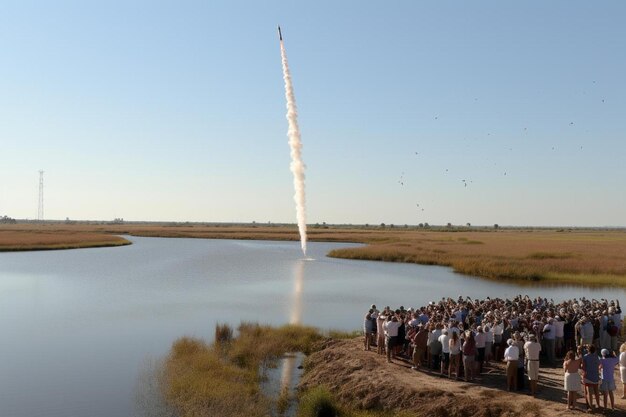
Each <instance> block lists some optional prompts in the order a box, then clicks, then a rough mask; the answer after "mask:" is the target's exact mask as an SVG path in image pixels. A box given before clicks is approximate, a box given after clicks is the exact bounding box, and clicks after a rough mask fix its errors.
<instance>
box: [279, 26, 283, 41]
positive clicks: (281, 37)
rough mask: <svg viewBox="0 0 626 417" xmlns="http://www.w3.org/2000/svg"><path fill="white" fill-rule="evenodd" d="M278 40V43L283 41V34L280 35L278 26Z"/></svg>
mask: <svg viewBox="0 0 626 417" xmlns="http://www.w3.org/2000/svg"><path fill="white" fill-rule="evenodd" d="M278 39H280V41H281V42H282V41H283V34H282V33H280V25H278Z"/></svg>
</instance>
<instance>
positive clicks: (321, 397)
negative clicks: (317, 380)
mask: <svg viewBox="0 0 626 417" xmlns="http://www.w3.org/2000/svg"><path fill="white" fill-rule="evenodd" d="M341 415H342V413H341V410H340V409H339V406H338V405H337V401H336V400H335V398H334V397H333V396H332V395H331V393H330V391H328V389H327V388H326V387H322V386H319V387H315V388H312V389H310V390H309V391H307V392H306V393H304V394H303V395H302V397H301V398H300V405H299V407H298V417H339V416H341Z"/></svg>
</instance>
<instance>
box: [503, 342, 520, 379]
mask: <svg viewBox="0 0 626 417" xmlns="http://www.w3.org/2000/svg"><path fill="white" fill-rule="evenodd" d="M506 344H507V345H508V346H509V347H507V348H506V349H505V350H504V361H505V362H506V384H507V390H508V391H517V361H518V360H519V349H518V347H517V345H516V344H515V341H514V340H513V339H508V340H507V341H506Z"/></svg>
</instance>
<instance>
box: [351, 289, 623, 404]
mask: <svg viewBox="0 0 626 417" xmlns="http://www.w3.org/2000/svg"><path fill="white" fill-rule="evenodd" d="M622 324H623V323H622V311H621V308H620V304H619V300H611V301H609V300H606V299H600V300H596V299H587V298H584V297H583V298H580V299H572V300H566V301H562V302H555V301H554V300H552V299H550V300H548V299H546V298H540V297H538V298H534V299H533V298H530V297H529V296H527V295H526V296H522V295H519V296H516V297H515V298H513V299H499V298H490V297H487V298H486V299H484V300H474V299H472V298H470V297H465V298H463V297H461V296H459V297H458V299H452V298H442V299H441V300H440V301H439V302H435V301H432V302H430V303H429V304H428V305H426V306H422V307H419V308H408V309H405V308H404V306H400V308H398V309H395V310H392V309H391V308H390V307H389V306H387V307H385V308H384V309H382V310H378V309H377V308H376V305H372V306H371V308H370V309H369V310H368V311H367V313H366V314H365V318H364V323H363V327H364V333H365V338H364V347H365V349H366V350H370V348H371V347H376V351H377V353H378V354H381V355H386V358H387V361H388V362H392V360H394V359H399V360H403V361H406V362H410V363H411V364H412V369H415V370H419V369H423V370H428V371H429V372H435V373H438V374H439V376H441V377H448V378H453V377H454V378H456V379H460V378H463V379H464V380H465V381H468V382H470V381H474V380H476V378H477V377H478V376H480V374H482V373H483V372H484V370H485V368H486V367H488V366H489V365H490V363H491V362H494V361H495V362H502V361H504V362H506V387H507V389H508V390H509V391H519V390H523V389H524V386H525V380H526V379H527V380H528V381H529V383H528V387H529V391H530V394H531V395H533V396H535V395H536V394H537V385H538V381H539V368H540V366H541V367H549V368H555V367H556V366H557V361H560V360H561V359H563V370H564V373H565V375H564V389H565V391H567V393H568V401H567V408H568V409H572V408H574V407H575V404H576V396H577V394H578V393H579V392H584V397H585V401H586V405H587V407H588V408H589V409H592V408H593V407H594V405H593V400H594V399H595V402H596V407H600V393H602V396H603V400H604V401H603V404H604V408H607V398H608V399H610V403H611V408H614V394H613V391H615V390H616V386H615V378H614V372H615V368H616V367H617V366H619V370H620V377H621V382H622V385H623V394H622V397H621V398H626V343H623V344H622V345H621V346H620V345H619V337H620V335H621V334H622Z"/></svg>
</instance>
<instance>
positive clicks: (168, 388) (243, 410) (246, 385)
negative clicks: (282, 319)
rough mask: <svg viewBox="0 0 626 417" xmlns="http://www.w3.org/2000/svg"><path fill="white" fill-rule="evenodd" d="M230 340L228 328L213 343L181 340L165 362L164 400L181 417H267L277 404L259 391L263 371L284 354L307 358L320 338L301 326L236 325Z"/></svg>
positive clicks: (190, 339) (310, 329)
mask: <svg viewBox="0 0 626 417" xmlns="http://www.w3.org/2000/svg"><path fill="white" fill-rule="evenodd" d="M237 333H238V335H237V337H234V338H233V337H232V336H231V334H232V331H231V330H230V328H229V327H228V326H218V328H217V330H216V339H215V340H216V342H215V343H213V344H211V345H209V344H207V343H205V342H203V341H201V340H198V339H192V338H182V339H179V340H177V341H176V342H175V343H174V345H173V346H172V350H171V353H170V355H169V356H168V358H167V360H166V362H165V372H164V383H163V388H164V397H165V400H166V401H167V402H168V404H170V405H171V406H173V407H174V408H175V409H176V410H177V411H178V413H179V415H180V416H181V417H192V416H223V417H229V416H251V417H255V416H259V417H260V416H268V415H271V414H272V413H273V412H274V411H273V410H276V409H278V404H277V402H278V401H279V399H271V398H267V397H265V396H264V395H263V394H262V392H261V389H260V384H261V381H262V378H263V373H264V369H266V368H268V367H271V366H273V365H274V364H275V363H276V361H277V359H278V358H280V357H281V356H282V355H284V354H285V353H286V352H294V351H299V352H305V353H310V352H312V351H313V350H315V346H316V344H317V343H319V342H320V341H321V340H322V339H323V337H322V335H321V334H320V333H319V332H318V331H317V330H315V329H313V328H310V327H302V326H283V327H279V328H272V327H269V326H259V325H256V324H242V325H241V326H239V328H238V330H237Z"/></svg>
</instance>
